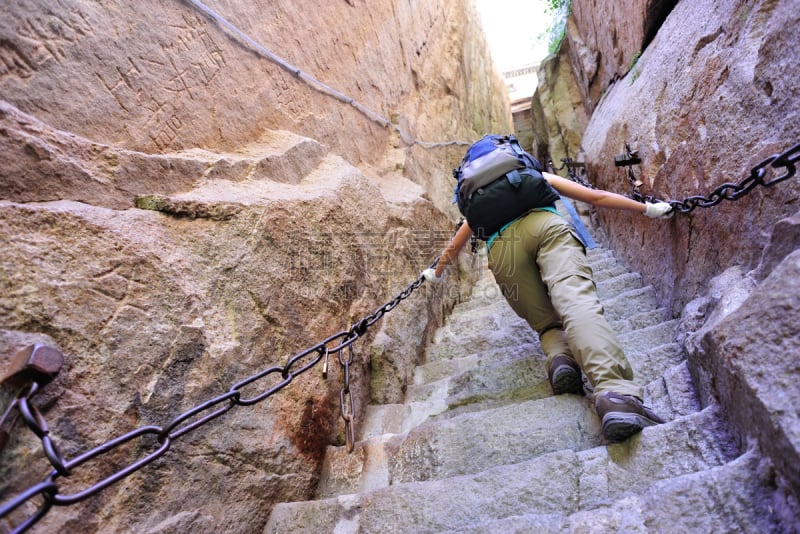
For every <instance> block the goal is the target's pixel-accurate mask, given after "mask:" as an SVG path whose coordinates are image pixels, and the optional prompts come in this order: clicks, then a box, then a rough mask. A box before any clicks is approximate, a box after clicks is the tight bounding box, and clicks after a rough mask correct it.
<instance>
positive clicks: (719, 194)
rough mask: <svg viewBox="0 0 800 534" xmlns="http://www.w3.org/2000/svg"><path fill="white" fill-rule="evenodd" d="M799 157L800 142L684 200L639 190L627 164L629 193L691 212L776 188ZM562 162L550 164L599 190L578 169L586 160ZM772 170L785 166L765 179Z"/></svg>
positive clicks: (794, 170)
mask: <svg viewBox="0 0 800 534" xmlns="http://www.w3.org/2000/svg"><path fill="white" fill-rule="evenodd" d="M625 149H626V155H629V154H631V152H630V148H629V147H628V146H627V145H625ZM798 160H800V143H798V144H796V145H794V146H792V147H790V148H788V149H787V150H785V151H784V152H782V153H780V154H774V155H772V156H770V157H768V158H766V159H765V160H764V161H762V162H761V163H759V164H758V165H756V166H755V167H753V168H752V169H751V171H750V175H749V176H747V177H746V178H745V179H743V180H742V181H741V182H739V183H738V184H736V183H731V182H727V183H724V184H722V185H720V186H718V187H717V188H715V189H714V190H713V191H712V192H711V193H709V194H708V196H702V195H695V196H691V197H687V198H685V199H684V200H661V199H659V198H657V197H655V196H653V195H643V194H642V193H641V192H639V187H641V186H642V182H641V181H640V180H637V179H636V177H635V175H634V173H633V170H632V168H631V166H630V165H626V166H627V167H628V169H627V175H628V182H630V185H631V193H630V194H629V195H627V196H628V197H630V198H632V199H633V200H636V201H637V202H650V203H655V202H667V203H669V204H670V205H671V206H672V209H673V210H676V211H679V212H680V213H683V214H688V213H690V212H691V211H692V210H694V209H695V208H698V207H699V208H710V207H712V206H716V205H717V204H719V203H720V202H722V201H723V200H739V199H740V198H742V197H743V196H745V195H746V194H747V193H749V192H750V191H752V190H753V189H754V188H755V187H757V186H759V185H760V186H763V187H772V186H773V185H775V184H778V183H780V182H783V181H784V180H786V179H788V178H791V177H792V176H794V175H795V174H796V173H797V166H796V165H795V164H796V162H797V161H798ZM561 161H562V165H561V167H558V168H555V167H553V162H552V161H548V165H549V166H550V168H552V169H553V170H554V171H560V170H562V169H564V168H565V167H566V168H567V174H568V175H569V178H570V179H571V180H572V181H574V182H577V183H579V184H581V185H583V186H586V187H589V188H592V189H597V187H595V186H593V185H592V184H590V183H589V182H587V181H586V180H585V179H584V178H583V177H581V176H579V175H578V173H577V172H576V171H575V169H576V168H579V167H583V166H584V164H583V163H581V162H573V161H572V159H571V158H569V157H567V158H562V159H561ZM634 164H635V163H634ZM770 167H771V169H770ZM772 169H785V171H784V172H783V174H781V175H780V176H777V177H775V178H773V179H771V180H765V179H764V177H765V176H766V175H767V172H768V171H772Z"/></svg>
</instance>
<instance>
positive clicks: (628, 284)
mask: <svg viewBox="0 0 800 534" xmlns="http://www.w3.org/2000/svg"><path fill="white" fill-rule="evenodd" d="M641 287H642V275H640V274H638V273H624V274H620V275H618V276H615V277H613V278H607V279H605V280H603V281H601V282H597V296H598V297H600V300H603V299H607V298H611V297H615V296H617V295H619V294H620V293H624V292H626V291H630V290H633V289H640V288H641Z"/></svg>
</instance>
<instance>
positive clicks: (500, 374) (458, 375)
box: [406, 353, 552, 410]
mask: <svg viewBox="0 0 800 534" xmlns="http://www.w3.org/2000/svg"><path fill="white" fill-rule="evenodd" d="M544 361H545V357H544V354H541V353H534V354H531V355H528V356H524V357H521V358H505V359H502V360H498V361H490V362H486V363H484V364H480V365H474V366H472V367H471V368H468V369H463V370H461V371H460V372H455V373H453V374H452V375H450V376H447V377H445V378H442V379H440V380H437V381H435V382H428V383H424V384H419V385H413V386H410V387H409V388H408V391H407V393H406V399H407V401H412V402H414V401H425V400H428V399H430V398H432V397H434V396H435V395H436V394H437V393H438V394H441V395H442V396H443V397H444V402H445V404H446V405H447V407H448V409H451V410H452V409H455V408H457V407H459V406H464V405H467V404H471V403H476V402H485V401H488V400H494V401H521V400H530V399H537V398H543V397H547V396H549V395H552V391H551V389H550V385H549V382H548V381H547V376H546V373H545V370H544Z"/></svg>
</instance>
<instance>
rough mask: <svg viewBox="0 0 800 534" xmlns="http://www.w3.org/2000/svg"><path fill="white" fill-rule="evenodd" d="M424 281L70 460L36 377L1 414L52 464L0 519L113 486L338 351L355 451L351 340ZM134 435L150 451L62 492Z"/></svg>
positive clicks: (27, 523)
mask: <svg viewBox="0 0 800 534" xmlns="http://www.w3.org/2000/svg"><path fill="white" fill-rule="evenodd" d="M438 261H439V259H438V258H437V259H436V261H434V262H433V263H432V264H431V266H435V265H436V264H437V263H438ZM424 282H425V278H424V277H423V276H421V275H420V276H419V277H418V278H417V279H416V280H415V281H414V282H412V283H411V284H409V285H408V287H406V288H405V289H404V290H402V291H401V292H400V293H398V294H397V295H396V296H395V297H394V298H392V299H391V300H389V301H388V302H387V303H385V304H384V305H383V306H380V307H379V308H377V309H376V310H375V311H374V312H372V313H371V314H368V315H366V316H365V317H364V318H362V319H361V320H360V321H358V322H357V323H355V325H353V326H352V327H351V328H349V329H347V330H343V331H341V332H337V333H336V334H333V335H332V336H330V337H328V338H327V339H325V340H323V341H321V342H319V343H317V344H316V345H314V346H312V347H310V348H308V349H306V350H304V351H302V352H299V353H298V354H295V355H294V356H292V357H291V358H290V359H289V361H288V362H287V363H286V365H284V366H279V365H278V366H273V367H270V368H268V369H265V370H263V371H261V372H259V373H256V374H254V375H252V376H250V377H248V378H245V379H244V380H241V381H239V382H237V383H236V384H234V385H233V386H231V388H230V389H229V390H228V391H227V392H226V393H224V394H222V395H220V396H218V397H215V398H213V399H210V400H207V401H205V402H203V403H201V404H198V405H197V406H195V407H193V408H190V409H189V410H187V411H185V412H183V413H182V414H180V415H178V416H177V417H175V418H174V419H172V421H170V422H169V423H168V424H167V425H166V426H164V427H163V428H162V427H160V426H155V425H146V426H142V427H140V428H137V429H135V430H132V431H130V432H128V433H126V434H123V435H121V436H119V437H116V438H113V439H111V440H109V441H107V442H105V443H103V444H101V445H99V446H97V447H95V448H94V449H91V450H90V451H87V452H85V453H83V454H81V455H80V456H78V457H76V458H73V459H72V460H68V461H67V460H65V459H64V457H63V455H62V454H61V452H60V451H59V449H58V447H57V446H56V444H55V442H54V441H53V439H52V438H51V436H50V431H49V429H48V426H47V423H46V421H45V419H44V417H43V416H42V414H41V413H40V412H39V410H38V409H37V408H36V407H35V406H34V405H33V404H32V403H31V402H30V400H31V397H33V396H34V395H35V394H36V392H37V391H38V387H39V386H38V384H36V383H34V384H32V385H31V386H30V387H27V388H25V389H23V390H22V391H21V392H20V393H19V394H18V396H17V397H16V398H15V399H14V400H13V401H12V405H11V406H10V407H9V409H7V410H6V412H5V413H4V415H3V419H4V420H5V419H6V418H7V417H9V414H10V412H11V411H12V409H13V408H14V407H16V408H17V409H18V410H19V411H20V412H21V414H22V418H23V420H24V421H25V423H26V425H27V426H28V427H29V428H30V429H31V430H32V431H33V432H34V434H36V436H37V437H38V438H39V439H40V440H41V442H42V448H43V450H44V453H45V456H46V457H47V459H48V461H49V462H50V464H51V465H52V467H53V470H52V471H51V472H50V473H49V474H48V475H47V476H46V477H45V479H44V481H42V482H40V483H38V484H35V485H33V486H31V487H29V488H28V489H26V490H25V491H23V492H22V493H21V494H19V495H17V496H16V497H14V498H13V499H11V500H10V501H8V502H6V503H4V504H2V506H0V519H3V518H5V517H6V516H8V515H9V514H10V513H11V512H13V511H14V510H16V509H17V508H19V507H20V506H22V505H23V504H25V503H27V502H28V501H30V500H32V499H34V498H36V497H39V496H41V497H42V499H43V502H42V504H41V505H40V506H39V508H38V509H37V510H36V511H35V512H34V513H33V514H31V515H30V516H28V517H27V518H25V519H24V521H23V522H22V523H20V524H19V525H17V526H16V527H15V528H14V530H13V531H12V532H14V533H21V532H25V531H26V530H28V529H29V528H30V527H32V526H33V525H34V524H36V522H38V521H39V520H40V519H41V518H42V517H44V516H45V514H47V512H48V511H49V510H50V509H51V508H52V506H53V505H58V506H66V505H72V504H76V503H78V502H81V501H83V500H85V499H88V498H89V497H92V496H94V495H96V494H97V493H99V492H100V491H102V490H103V489H105V488H107V487H108V486H111V485H112V484H114V483H116V482H118V481H120V480H122V479H123V478H125V477H127V476H129V475H131V474H132V473H134V472H136V471H138V470H139V469H141V468H143V467H145V466H146V465H148V464H150V463H152V462H154V461H155V460H157V459H159V458H161V457H162V456H163V455H164V454H166V452H167V451H168V450H169V449H170V447H171V445H172V444H173V442H174V441H175V440H177V439H178V438H180V437H182V436H183V435H185V434H188V433H189V432H191V431H193V430H195V429H197V428H198V427H200V426H202V425H204V424H206V423H208V422H210V421H212V420H214V419H216V418H218V417H219V416H221V415H223V414H224V413H226V412H228V411H229V410H231V409H232V408H233V407H234V406H250V405H253V404H256V403H259V402H261V401H263V400H264V399H266V398H268V397H270V396H272V395H273V394H275V393H277V392H278V391H280V390H282V389H283V388H285V387H286V386H288V385H289V384H290V383H291V382H292V380H293V379H294V378H295V377H297V376H299V375H301V374H303V373H305V372H306V371H308V370H309V369H311V368H312V367H314V366H315V365H317V364H318V363H319V362H320V361H322V360H323V359H324V361H325V364H324V367H323V376H324V377H327V361H328V356H329V354H330V353H332V352H333V353H336V354H337V355H338V358H339V362H340V364H341V365H342V367H343V369H344V373H343V374H344V385H343V387H342V389H341V391H340V409H341V414H342V418H343V419H344V421H345V437H346V445H347V451H348V452H352V451H353V448H354V446H355V429H354V416H353V414H354V411H355V407H354V402H353V399H352V395H351V394H350V366H351V364H352V362H353V355H354V352H353V344H354V343H355V341H356V340H358V339H359V338H361V337H363V336H364V335H365V334H366V332H367V329H368V328H370V327H371V326H372V325H374V324H375V323H376V322H378V321H379V320H380V319H381V318H382V317H383V316H384V315H386V313H388V312H389V311H391V310H392V309H394V308H395V307H396V306H397V305H398V304H400V302H401V301H403V300H404V299H407V298H408V297H410V296H411V294H412V293H413V292H414V290H416V289H417V288H419V287H420V286H421V285H422V284H423V283H424ZM345 351H347V353H346V356H344V353H345ZM253 385H260V386H261V388H262V391H261V393H258V394H256V395H254V396H252V397H250V398H243V395H242V389H243V388H245V387H246V386H253ZM134 440H138V441H139V442H140V444H139V445H138V447H137V450H143V451H150V452H148V453H147V454H146V455H145V456H144V457H141V458H139V459H138V460H135V461H134V462H132V463H131V464H129V465H127V466H126V467H123V468H122V469H118V470H117V471H116V472H114V473H112V474H111V475H109V476H107V477H106V478H104V479H102V480H100V481H97V482H95V483H94V484H92V485H90V486H89V487H87V488H86V489H83V490H81V491H77V492H76V493H73V494H71V495H63V494H61V493H60V492H59V488H58V485H57V484H56V481H57V480H58V479H59V478H60V477H69V476H70V475H72V474H73V473H74V470H75V469H76V468H78V467H80V466H82V465H83V464H85V463H87V462H89V461H92V460H95V459H98V458H101V457H102V456H104V455H106V454H108V453H111V452H113V451H114V450H116V449H117V448H119V447H122V446H124V445H126V444H129V443H130V442H133V441H134Z"/></svg>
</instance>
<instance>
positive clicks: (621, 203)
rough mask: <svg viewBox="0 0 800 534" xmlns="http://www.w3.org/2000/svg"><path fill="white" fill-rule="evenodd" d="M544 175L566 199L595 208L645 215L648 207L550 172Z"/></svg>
mask: <svg viewBox="0 0 800 534" xmlns="http://www.w3.org/2000/svg"><path fill="white" fill-rule="evenodd" d="M542 175H543V176H544V177H545V179H546V180H547V181H548V182H549V183H550V185H552V186H553V187H554V188H555V189H556V191H558V192H559V193H561V194H562V195H564V196H565V197H569V198H573V199H575V200H580V201H581V202H586V203H588V204H592V205H594V206H599V207H603V208H611V209H617V210H629V211H638V212H639V213H644V212H645V211H646V209H647V207H646V206H645V205H644V204H642V203H640V202H637V201H635V200H633V199H632V198H628V197H625V196H622V195H618V194H616V193H612V192H610V191H603V190H602V189H592V188H590V187H585V186H583V185H580V184H578V183H575V182H573V181H572V180H567V179H566V178H562V177H560V176H556V175H555V174H550V173H549V172H543V173H542Z"/></svg>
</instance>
